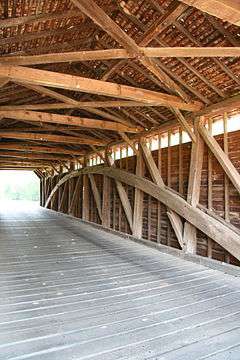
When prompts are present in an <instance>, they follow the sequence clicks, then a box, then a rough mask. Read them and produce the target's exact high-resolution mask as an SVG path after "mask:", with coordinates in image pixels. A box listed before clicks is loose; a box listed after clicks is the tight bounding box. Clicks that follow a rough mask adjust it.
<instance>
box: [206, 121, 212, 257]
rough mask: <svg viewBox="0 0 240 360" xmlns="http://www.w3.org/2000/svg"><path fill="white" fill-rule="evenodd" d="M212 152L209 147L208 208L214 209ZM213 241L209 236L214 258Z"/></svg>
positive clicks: (208, 249) (208, 244)
mask: <svg viewBox="0 0 240 360" xmlns="http://www.w3.org/2000/svg"><path fill="white" fill-rule="evenodd" d="M208 131H209V133H210V134H212V118H209V119H208ZM212 158H213V155H212V152H211V150H210V149H209V148H208V209H209V210H212V185H213V176H212V175H213V169H212ZM212 249H213V241H212V239H210V238H208V240H207V256H208V257H209V258H212Z"/></svg>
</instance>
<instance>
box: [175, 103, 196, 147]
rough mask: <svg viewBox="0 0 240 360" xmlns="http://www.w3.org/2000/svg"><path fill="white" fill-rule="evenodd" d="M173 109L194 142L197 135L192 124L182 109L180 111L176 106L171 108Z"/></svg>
mask: <svg viewBox="0 0 240 360" xmlns="http://www.w3.org/2000/svg"><path fill="white" fill-rule="evenodd" d="M171 110H172V112H173V113H174V115H175V116H176V118H177V120H178V122H179V123H180V124H181V125H182V128H183V130H185V131H186V132H187V134H188V135H189V137H190V139H191V140H192V141H193V142H196V136H195V134H194V132H193V130H192V128H191V126H190V125H189V123H188V122H187V120H186V119H185V118H184V116H183V114H182V113H181V111H179V110H178V109H175V108H171Z"/></svg>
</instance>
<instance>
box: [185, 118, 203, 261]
mask: <svg viewBox="0 0 240 360" xmlns="http://www.w3.org/2000/svg"><path fill="white" fill-rule="evenodd" d="M202 120H203V119H201V120H200V121H202ZM195 136H196V142H192V151H191V162H190V169H189V179H188V193H187V202H188V203H189V204H191V205H192V206H194V207H196V206H197V205H198V202H199V196H200V186H201V174H202V164H203V152H204V143H203V140H202V138H201V136H200V134H199V132H198V126H197V124H196V125H195ZM183 246H184V249H185V251H186V252H188V253H191V254H195V253H196V251H197V230H196V228H195V226H193V225H192V224H190V223H189V222H186V223H185V225H184V234H183Z"/></svg>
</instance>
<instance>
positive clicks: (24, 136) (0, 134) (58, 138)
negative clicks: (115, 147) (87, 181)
mask: <svg viewBox="0 0 240 360" xmlns="http://www.w3.org/2000/svg"><path fill="white" fill-rule="evenodd" d="M0 138H5V139H20V140H37V141H47V142H54V143H65V144H76V145H80V144H87V145H89V144H92V145H99V146H103V145H107V142H106V141H104V140H99V139H96V140H95V139H94V138H90V137H87V136H86V137H84V136H82V137H80V136H79V137H73V136H62V135H52V134H51V135H50V134H40V133H39V134H37V133H30V132H29V133H28V132H11V131H0Z"/></svg>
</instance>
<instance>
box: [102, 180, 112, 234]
mask: <svg viewBox="0 0 240 360" xmlns="http://www.w3.org/2000/svg"><path fill="white" fill-rule="evenodd" d="M111 194H112V192H111V179H110V178H109V177H108V176H105V175H104V176H103V196H102V225H103V226H105V227H107V228H110V225H111V217H110V215H111V214H110V211H111V209H110V207H111V199H110V196H111Z"/></svg>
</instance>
